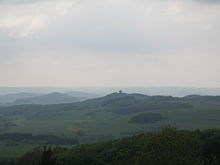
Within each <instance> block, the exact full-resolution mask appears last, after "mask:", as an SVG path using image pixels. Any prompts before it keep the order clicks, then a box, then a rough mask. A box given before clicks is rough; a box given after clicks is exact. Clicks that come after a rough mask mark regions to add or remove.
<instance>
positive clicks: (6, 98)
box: [0, 93, 42, 104]
mask: <svg viewBox="0 0 220 165" xmlns="http://www.w3.org/2000/svg"><path fill="white" fill-rule="evenodd" d="M41 95H42V94H37V93H11V94H6V95H1V96H0V103H1V104H6V103H10V102H14V101H15V100H17V99H26V98H30V97H37V96H41Z"/></svg>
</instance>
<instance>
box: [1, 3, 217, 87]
mask: <svg viewBox="0 0 220 165" xmlns="http://www.w3.org/2000/svg"><path fill="white" fill-rule="evenodd" d="M0 86H72V87H73V86H177V87H178V86H181V87H220V0H0Z"/></svg>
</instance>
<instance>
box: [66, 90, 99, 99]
mask: <svg viewBox="0 0 220 165" xmlns="http://www.w3.org/2000/svg"><path fill="white" fill-rule="evenodd" d="M65 94H67V95H70V96H73V97H77V98H81V99H84V100H85V99H91V98H97V97H101V96H102V95H98V94H94V93H87V92H80V91H69V92H66V93H65Z"/></svg>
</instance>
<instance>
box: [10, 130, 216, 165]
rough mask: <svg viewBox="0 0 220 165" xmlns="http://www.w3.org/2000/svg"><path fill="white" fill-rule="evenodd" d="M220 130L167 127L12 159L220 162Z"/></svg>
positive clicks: (47, 163) (88, 164)
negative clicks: (156, 130) (151, 131)
mask: <svg viewBox="0 0 220 165" xmlns="http://www.w3.org/2000/svg"><path fill="white" fill-rule="evenodd" d="M219 139H220V130H217V129H210V130H204V131H199V130H197V131H185V130H176V129H175V128H172V127H166V128H163V129H162V131H159V132H156V133H145V134H140V135H137V136H133V137H127V138H122V139H120V140H114V141H107V142H102V143H95V144H87V145H79V146H75V147H73V148H70V149H67V148H62V147H55V148H51V147H43V148H39V147H38V148H35V149H33V150H32V151H29V152H27V153H26V154H24V155H23V156H22V157H20V158H19V159H17V160H15V161H13V162H11V164H13V163H14V164H17V165H145V164H146V165H218V164H219V163H220V141H219Z"/></svg>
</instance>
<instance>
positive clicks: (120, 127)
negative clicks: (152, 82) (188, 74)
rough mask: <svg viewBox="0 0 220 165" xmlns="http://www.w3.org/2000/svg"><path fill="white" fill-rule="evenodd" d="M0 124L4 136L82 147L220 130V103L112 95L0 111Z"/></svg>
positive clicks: (211, 98) (210, 99) (210, 98)
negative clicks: (171, 132) (174, 131)
mask: <svg viewBox="0 0 220 165" xmlns="http://www.w3.org/2000/svg"><path fill="white" fill-rule="evenodd" d="M144 114H148V115H147V116H146V115H144ZM149 114H156V115H153V116H151V117H150V118H151V119H152V118H154V120H151V119H149ZM0 119H1V120H0V134H2V135H3V134H6V133H16V134H18V133H20V134H32V136H34V137H35V136H39V135H43V136H49V135H50V136H55V137H58V138H63V137H65V138H71V137H76V138H77V140H78V142H79V143H80V144H82V143H94V142H98V141H105V140H108V139H116V138H121V137H123V136H130V135H135V134H139V133H141V132H152V131H156V130H159V129H160V128H161V126H164V125H168V124H171V125H173V124H175V126H176V127H177V128H180V129H189V130H193V129H197V128H200V129H208V128H219V126H220V97H218V96H197V95H193V96H187V97H183V98H178V97H170V96H146V95H142V94H125V93H112V94H110V95H107V96H105V97H101V98H96V99H90V100H86V101H82V102H76V103H68V104H53V105H37V104H35V105H16V106H8V107H0ZM134 119H135V120H134ZM146 119H147V121H146ZM161 119H162V120H161ZM149 121H150V122H149ZM42 141H43V142H42V143H40V142H39V141H38V142H37V143H36V142H34V141H31V140H30V141H28V142H27V140H24V143H20V142H19V143H18V145H17V146H16V147H18V148H19V147H22V146H24V145H28V146H29V145H36V144H49V143H45V140H42ZM14 142H15V141H12V143H11V144H13V143H14ZM7 144H8V143H6V142H5V141H4V142H2V143H1V146H3V147H0V157H3V155H2V154H1V153H3V152H2V151H1V150H2V149H4V147H6V146H7ZM9 144H10V143H9ZM22 151H23V150H22ZM21 154H22V152H21ZM4 156H5V155H4ZM7 157H17V154H16V155H13V153H11V155H10V153H9V154H8V156H7Z"/></svg>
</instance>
